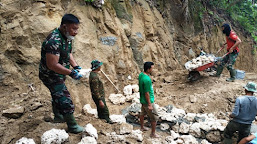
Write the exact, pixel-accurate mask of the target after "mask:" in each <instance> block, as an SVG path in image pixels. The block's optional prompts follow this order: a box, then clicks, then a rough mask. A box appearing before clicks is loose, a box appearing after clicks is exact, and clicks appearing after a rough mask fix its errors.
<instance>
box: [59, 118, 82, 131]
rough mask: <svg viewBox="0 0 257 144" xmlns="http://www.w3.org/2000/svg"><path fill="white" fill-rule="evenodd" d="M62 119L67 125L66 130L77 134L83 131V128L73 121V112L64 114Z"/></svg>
mask: <svg viewBox="0 0 257 144" xmlns="http://www.w3.org/2000/svg"><path fill="white" fill-rule="evenodd" d="M64 119H65V121H66V123H67V126H68V132H70V133H74V134H77V133H80V132H82V131H84V128H83V127H81V126H80V125H78V124H77V122H76V121H75V118H74V116H73V114H65V115H64Z"/></svg>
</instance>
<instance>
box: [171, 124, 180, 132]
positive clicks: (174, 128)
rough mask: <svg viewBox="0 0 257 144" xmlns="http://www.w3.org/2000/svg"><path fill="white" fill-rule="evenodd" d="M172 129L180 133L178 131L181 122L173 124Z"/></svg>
mask: <svg viewBox="0 0 257 144" xmlns="http://www.w3.org/2000/svg"><path fill="white" fill-rule="evenodd" d="M172 130H173V131H174V132H176V133H178V132H179V124H178V123H176V124H175V125H174V126H172Z"/></svg>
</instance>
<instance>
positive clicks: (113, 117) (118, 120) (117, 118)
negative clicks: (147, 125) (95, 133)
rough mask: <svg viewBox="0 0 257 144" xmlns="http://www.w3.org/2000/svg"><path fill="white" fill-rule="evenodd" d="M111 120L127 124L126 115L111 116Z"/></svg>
mask: <svg viewBox="0 0 257 144" xmlns="http://www.w3.org/2000/svg"><path fill="white" fill-rule="evenodd" d="M110 119H111V120H112V122H115V123H120V124H121V123H126V118H125V116H124V115H111V116H110Z"/></svg>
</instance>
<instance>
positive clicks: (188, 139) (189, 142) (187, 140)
mask: <svg viewBox="0 0 257 144" xmlns="http://www.w3.org/2000/svg"><path fill="white" fill-rule="evenodd" d="M180 139H182V140H183V142H184V144H198V141H197V140H196V139H195V137H193V136H191V135H182V136H181V137H180Z"/></svg>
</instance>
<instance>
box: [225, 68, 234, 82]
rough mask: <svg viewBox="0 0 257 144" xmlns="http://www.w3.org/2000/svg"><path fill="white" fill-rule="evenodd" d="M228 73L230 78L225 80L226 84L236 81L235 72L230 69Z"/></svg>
mask: <svg viewBox="0 0 257 144" xmlns="http://www.w3.org/2000/svg"><path fill="white" fill-rule="evenodd" d="M229 73H230V78H227V79H226V81H227V82H234V81H235V79H236V70H234V69H231V70H230V71H229Z"/></svg>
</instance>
